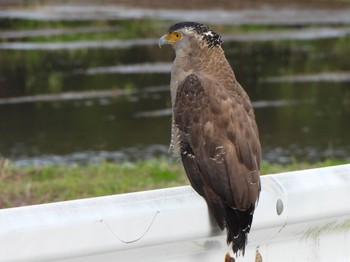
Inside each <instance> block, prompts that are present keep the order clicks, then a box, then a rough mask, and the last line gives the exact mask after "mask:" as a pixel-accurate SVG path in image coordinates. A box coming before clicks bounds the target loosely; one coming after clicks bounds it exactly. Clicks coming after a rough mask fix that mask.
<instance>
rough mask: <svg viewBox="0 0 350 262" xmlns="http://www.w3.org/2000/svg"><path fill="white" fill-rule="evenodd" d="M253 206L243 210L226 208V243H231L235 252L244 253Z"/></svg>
mask: <svg viewBox="0 0 350 262" xmlns="http://www.w3.org/2000/svg"><path fill="white" fill-rule="evenodd" d="M253 212H254V206H252V207H251V208H249V209H248V210H245V211H240V210H237V209H232V208H226V229H227V240H226V241H227V244H228V245H229V244H230V243H232V250H233V252H234V253H235V254H237V253H240V252H242V254H243V255H244V252H245V247H246V245H247V241H248V233H249V231H250V226H251V224H252V220H253Z"/></svg>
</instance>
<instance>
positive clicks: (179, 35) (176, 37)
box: [173, 32, 182, 40]
mask: <svg viewBox="0 0 350 262" xmlns="http://www.w3.org/2000/svg"><path fill="white" fill-rule="evenodd" d="M173 36H174V38H175V39H176V40H179V39H181V37H182V35H181V33H179V32H174V33H173Z"/></svg>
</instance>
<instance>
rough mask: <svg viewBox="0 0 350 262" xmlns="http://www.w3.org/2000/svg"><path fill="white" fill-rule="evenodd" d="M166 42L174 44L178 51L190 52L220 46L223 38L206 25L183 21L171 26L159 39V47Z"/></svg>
mask: <svg viewBox="0 0 350 262" xmlns="http://www.w3.org/2000/svg"><path fill="white" fill-rule="evenodd" d="M164 44H170V45H172V46H173V48H174V49H175V51H176V52H178V51H182V52H190V50H196V49H202V48H208V49H211V48H215V47H219V46H221V44H222V39H221V36H220V35H219V34H218V33H216V32H214V31H213V30H211V29H210V28H209V27H207V26H206V25H203V24H200V23H196V22H182V23H177V24H174V25H172V26H170V27H169V31H168V33H167V34H165V35H163V36H162V37H161V38H160V39H159V47H161V46H162V45H164Z"/></svg>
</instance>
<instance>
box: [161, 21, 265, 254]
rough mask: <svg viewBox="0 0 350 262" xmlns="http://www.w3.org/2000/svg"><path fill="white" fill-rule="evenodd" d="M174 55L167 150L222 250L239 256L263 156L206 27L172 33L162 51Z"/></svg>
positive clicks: (243, 101) (190, 25)
mask: <svg viewBox="0 0 350 262" xmlns="http://www.w3.org/2000/svg"><path fill="white" fill-rule="evenodd" d="M165 43H167V44H171V45H172V46H173V48H174V49H175V52H176V57H175V61H174V64H173V69H172V73H171V83H170V89H171V96H172V105H173V120H172V138H171V149H172V150H173V152H174V153H175V154H179V155H181V159H182V162H183V165H184V168H185V171H186V174H187V176H188V178H189V180H190V183H191V185H192V187H193V188H194V189H195V190H196V191H197V192H198V193H199V194H200V195H201V196H202V197H204V199H205V200H206V202H207V204H208V206H209V209H210V210H211V212H212V214H213V215H214V217H215V219H216V221H217V223H218V225H219V226H220V228H221V229H222V230H223V229H224V228H226V229H227V243H228V244H230V243H232V250H233V251H234V253H237V252H239V251H241V252H242V253H243V255H244V251H245V246H246V244H247V235H248V233H249V230H250V226H251V223H252V219H253V212H254V209H255V205H256V203H257V200H258V197H259V193H260V178H259V165H260V157H261V148H260V142H259V134H258V128H257V125H256V122H255V116H254V111H253V108H252V105H251V102H250V99H249V97H248V95H247V94H246V92H245V91H244V89H243V88H242V87H241V86H240V84H239V83H238V82H237V80H236V78H235V75H234V73H233V71H232V69H231V67H230V65H229V63H228V62H227V60H226V58H225V55H224V51H223V49H222V48H221V43H222V41H221V37H220V36H219V35H218V34H217V33H215V32H214V31H212V30H211V29H209V28H208V27H207V26H205V25H202V24H199V23H194V22H184V23H179V24H175V25H173V26H171V27H170V28H169V32H168V34H166V35H164V36H163V37H162V38H160V40H159V45H162V44H165Z"/></svg>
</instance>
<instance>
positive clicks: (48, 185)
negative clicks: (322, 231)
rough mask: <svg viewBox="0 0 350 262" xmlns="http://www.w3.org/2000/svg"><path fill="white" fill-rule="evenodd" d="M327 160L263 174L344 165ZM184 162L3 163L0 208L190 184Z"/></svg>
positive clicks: (269, 167) (267, 168) (267, 167)
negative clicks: (13, 164) (21, 164)
mask: <svg viewBox="0 0 350 262" xmlns="http://www.w3.org/2000/svg"><path fill="white" fill-rule="evenodd" d="M345 163H347V162H346V161H338V160H326V161H323V162H318V163H314V164H310V163H306V162H301V163H300V162H296V161H293V163H292V164H288V165H281V164H269V163H267V162H263V163H262V165H261V171H262V174H274V173H280V172H285V171H292V170H301V169H308V168H313V167H324V166H330V165H338V164H345ZM187 184H189V183H188V180H187V178H186V175H185V173H184V170H183V168H182V165H181V163H179V162H168V161H166V160H161V159H152V160H147V161H140V162H137V163H123V164H116V163H108V162H103V163H100V164H90V165H86V166H40V167H38V166H29V167H15V166H11V163H10V164H8V165H7V162H4V161H3V162H2V163H0V192H1V195H0V208H8V207H15V206H23V205H31V204H39V203H47V202H55V201H62V200H71V199H79V198H87V197H96V196H103V195H111V194H119V193H126V192H135V191H142V190H150V189H156V188H164V187H173V186H180V185H187Z"/></svg>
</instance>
